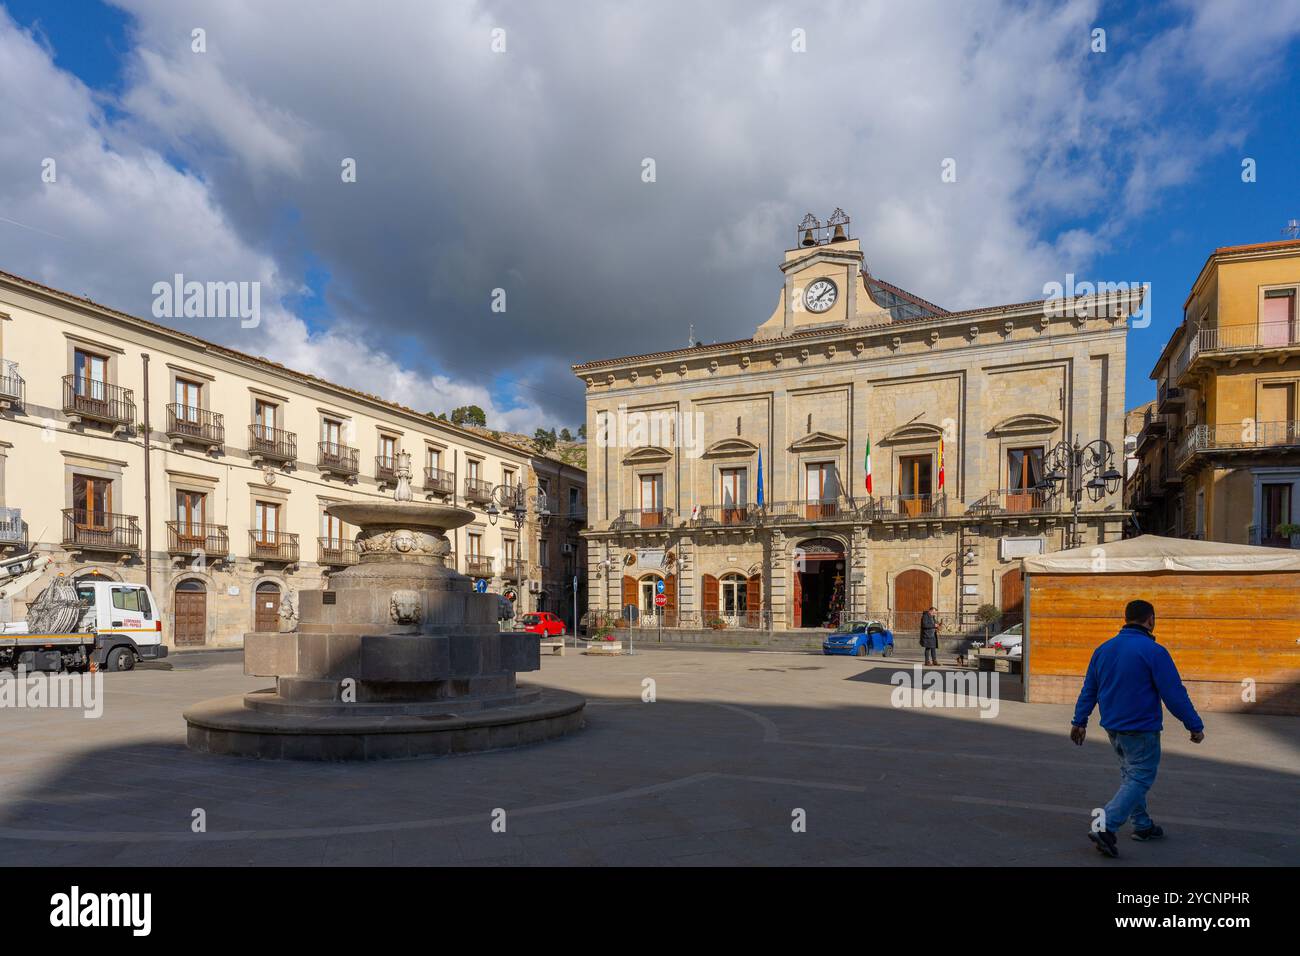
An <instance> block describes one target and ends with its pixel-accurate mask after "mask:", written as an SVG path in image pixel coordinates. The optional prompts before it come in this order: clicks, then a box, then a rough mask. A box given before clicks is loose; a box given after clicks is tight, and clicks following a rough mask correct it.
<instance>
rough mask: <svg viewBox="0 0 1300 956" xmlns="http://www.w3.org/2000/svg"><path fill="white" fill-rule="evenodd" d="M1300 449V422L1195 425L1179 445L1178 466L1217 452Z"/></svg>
mask: <svg viewBox="0 0 1300 956" xmlns="http://www.w3.org/2000/svg"><path fill="white" fill-rule="evenodd" d="M1297 446H1300V421H1282V422H1246V423H1236V424H1232V425H1195V426H1193V427H1192V428H1190V429H1189V430H1188V432H1187V434H1186V435H1184V436H1183V440H1182V441H1181V442H1180V443H1179V446H1178V455H1177V464H1178V467H1179V468H1182V467H1183V466H1184V465H1187V464H1188V463H1189V462H1190V461H1191V460H1192V459H1193V458H1195V457H1196V456H1197V455H1204V454H1213V453H1216V452H1251V451H1285V450H1290V449H1294V448H1296V447H1297Z"/></svg>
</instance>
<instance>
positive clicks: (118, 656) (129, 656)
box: [107, 647, 135, 671]
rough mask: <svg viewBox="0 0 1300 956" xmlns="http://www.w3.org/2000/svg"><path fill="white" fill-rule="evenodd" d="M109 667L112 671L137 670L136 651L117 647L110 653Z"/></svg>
mask: <svg viewBox="0 0 1300 956" xmlns="http://www.w3.org/2000/svg"><path fill="white" fill-rule="evenodd" d="M107 665H108V666H107V669H108V670H110V671H130V670H135V651H133V650H131V648H129V647H115V648H113V649H112V650H111V651H109V652H108V659H107Z"/></svg>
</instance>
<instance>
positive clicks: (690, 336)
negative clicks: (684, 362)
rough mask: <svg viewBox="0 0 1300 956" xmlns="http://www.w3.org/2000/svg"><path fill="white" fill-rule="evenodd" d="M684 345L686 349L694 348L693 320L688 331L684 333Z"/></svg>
mask: <svg viewBox="0 0 1300 956" xmlns="http://www.w3.org/2000/svg"><path fill="white" fill-rule="evenodd" d="M686 347H687V348H688V349H693V348H695V323H694V322H692V323H691V330H690V332H688V333H687V334H686Z"/></svg>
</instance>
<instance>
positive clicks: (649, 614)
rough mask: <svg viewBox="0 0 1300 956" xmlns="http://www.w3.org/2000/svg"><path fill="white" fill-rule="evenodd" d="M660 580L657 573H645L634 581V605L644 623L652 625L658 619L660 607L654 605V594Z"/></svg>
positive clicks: (657, 590)
mask: <svg viewBox="0 0 1300 956" xmlns="http://www.w3.org/2000/svg"><path fill="white" fill-rule="evenodd" d="M660 580H661V579H660V577H659V575H657V574H645V575H642V576H641V578H640V579H638V580H637V582H636V598H637V600H636V607H637V611H638V612H640V613H639V620H640V621H641V623H642V624H644V625H650V626H653V625H655V624H657V623H658V621H659V614H660V609H659V608H658V607H656V606H655V595H657V594H658V593H659V581H660Z"/></svg>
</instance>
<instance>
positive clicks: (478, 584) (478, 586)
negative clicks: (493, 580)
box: [474, 578, 487, 594]
mask: <svg viewBox="0 0 1300 956" xmlns="http://www.w3.org/2000/svg"><path fill="white" fill-rule="evenodd" d="M474 590H475V591H477V592H478V593H479V594H484V593H486V592H487V581H485V580H483V579H482V578H479V579H478V580H477V581H475V582H474Z"/></svg>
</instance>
